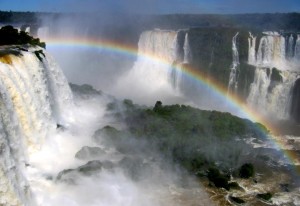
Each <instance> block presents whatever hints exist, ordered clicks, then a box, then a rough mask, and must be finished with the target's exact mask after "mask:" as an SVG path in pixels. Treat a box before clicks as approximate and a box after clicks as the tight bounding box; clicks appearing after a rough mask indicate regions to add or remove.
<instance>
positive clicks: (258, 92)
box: [247, 32, 300, 119]
mask: <svg viewBox="0 0 300 206" xmlns="http://www.w3.org/2000/svg"><path fill="white" fill-rule="evenodd" d="M263 35H264V36H262V37H261V39H260V43H259V47H258V50H257V52H255V42H254V41H255V37H253V35H252V34H251V33H250V34H249V36H250V37H249V39H248V40H249V51H248V63H249V64H252V65H254V66H256V70H255V75H254V81H253V82H252V84H251V86H250V92H249V95H248V98H247V102H248V104H250V105H251V106H252V107H255V108H257V109H258V110H260V111H261V112H262V113H265V115H271V116H273V117H275V118H277V119H289V118H290V117H291V116H293V114H292V115H291V110H297V111H298V108H297V107H296V106H295V103H293V102H292V99H293V96H295V92H293V91H292V90H293V85H294V84H295V81H296V79H297V76H298V75H299V65H298V64H297V62H298V61H299V60H300V39H299V35H298V36H297V39H295V35H294V34H279V33H277V32H264V33H263ZM275 68H276V69H275ZM297 91H298V90H297ZM293 101H294V102H295V100H293ZM291 107H293V108H292V109H291Z"/></svg>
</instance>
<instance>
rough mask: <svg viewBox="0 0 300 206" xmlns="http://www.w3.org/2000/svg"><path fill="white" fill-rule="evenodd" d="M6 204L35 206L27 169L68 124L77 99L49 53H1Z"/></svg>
mask: <svg viewBox="0 0 300 206" xmlns="http://www.w3.org/2000/svg"><path fill="white" fill-rule="evenodd" d="M1 50H2V52H3V53H5V55H3V56H2V57H0V68H1V69H0V92H1V99H0V114H1V125H0V127H1V134H0V135H1V138H0V139H1V154H2V155H1V160H0V161H1V166H0V174H1V183H0V193H1V196H0V204H2V205H7V206H9V205H14V206H15V205H34V203H33V202H32V200H31V190H30V185H29V183H28V181H27V179H26V178H25V172H24V171H25V169H26V167H27V166H28V165H30V161H31V157H32V155H34V154H35V153H36V152H37V151H39V149H40V148H41V146H42V145H43V143H44V141H45V140H46V137H47V134H48V133H49V132H50V131H52V130H54V129H55V128H56V125H57V124H58V123H60V124H61V123H62V122H63V116H62V115H61V112H62V110H63V107H65V106H66V107H67V106H68V105H70V104H72V94H71V91H70V89H69V86H68V83H67V81H66V79H65V78H64V76H63V75H62V72H61V71H60V69H59V68H58V67H57V66H56V65H55V63H53V61H51V60H50V59H49V57H48V55H47V54H46V52H45V50H41V49H40V50H38V49H35V48H21V49H20V48H13V47H12V48H5V47H4V48H1Z"/></svg>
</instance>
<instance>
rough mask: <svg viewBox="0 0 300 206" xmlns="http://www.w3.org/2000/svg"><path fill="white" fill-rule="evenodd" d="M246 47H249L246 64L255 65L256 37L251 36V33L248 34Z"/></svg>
mask: <svg viewBox="0 0 300 206" xmlns="http://www.w3.org/2000/svg"><path fill="white" fill-rule="evenodd" d="M248 45H249V51H248V63H249V64H255V63H256V53H255V46H256V37H255V36H253V35H252V34H251V32H249V38H248Z"/></svg>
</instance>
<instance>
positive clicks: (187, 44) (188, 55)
mask: <svg viewBox="0 0 300 206" xmlns="http://www.w3.org/2000/svg"><path fill="white" fill-rule="evenodd" d="M183 50H184V59H183V63H184V64H188V63H191V61H192V52H191V48H190V41H189V34H188V33H186V34H185V37H184V45H183Z"/></svg>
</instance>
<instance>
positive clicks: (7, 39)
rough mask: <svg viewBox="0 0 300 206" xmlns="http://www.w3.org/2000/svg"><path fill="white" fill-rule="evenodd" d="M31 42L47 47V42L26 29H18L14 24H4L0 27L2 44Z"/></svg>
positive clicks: (0, 43)
mask: <svg viewBox="0 0 300 206" xmlns="http://www.w3.org/2000/svg"><path fill="white" fill-rule="evenodd" d="M21 44H30V45H33V46H40V47H43V48H45V47H46V44H45V43H44V42H41V41H40V39H39V38H33V37H32V36H30V35H29V34H28V33H26V32H24V31H20V32H19V31H18V30H17V29H15V28H13V27H12V26H4V27H2V28H1V29H0V45H21Z"/></svg>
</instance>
